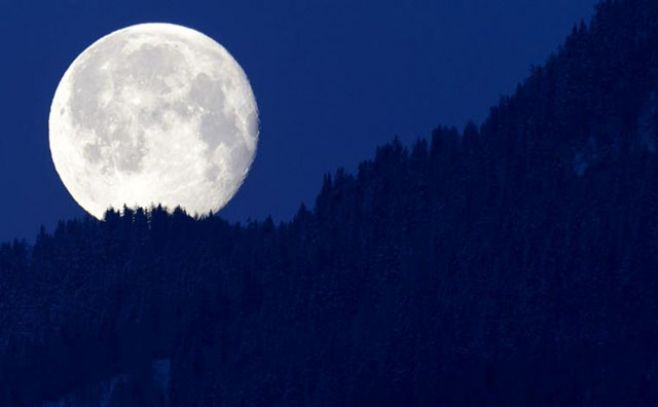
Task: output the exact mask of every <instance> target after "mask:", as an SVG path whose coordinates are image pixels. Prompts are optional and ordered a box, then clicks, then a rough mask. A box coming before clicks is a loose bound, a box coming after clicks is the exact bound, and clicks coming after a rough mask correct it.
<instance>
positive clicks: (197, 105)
mask: <svg viewBox="0 0 658 407" xmlns="http://www.w3.org/2000/svg"><path fill="white" fill-rule="evenodd" d="M49 130H50V131H49V133H50V134H49V139H50V150H51V154H52V158H53V162H54V164H55V168H56V170H57V172H58V174H59V175H60V177H61V179H62V182H63V183H64V185H65V186H66V188H67V189H68V190H69V192H70V193H71V195H72V196H73V197H74V199H75V200H76V201H77V202H78V203H79V204H80V206H82V207H83V208H84V209H85V210H87V211H88V212H89V213H91V214H92V215H93V216H95V217H97V218H99V219H102V217H103V215H104V213H105V211H106V210H107V209H108V208H110V207H113V208H121V207H123V206H124V205H126V206H128V207H136V206H141V207H150V206H152V205H158V204H161V205H163V206H165V207H167V208H169V209H173V208H174V207H176V206H181V207H182V208H184V209H185V210H187V211H188V212H189V213H192V214H205V213H208V212H211V211H212V212H215V211H217V210H219V209H221V208H222V207H223V206H224V205H225V204H226V203H227V202H228V201H229V200H230V199H231V198H232V197H233V195H234V194H235V193H236V192H237V190H238V188H239V187H240V185H241V184H242V182H243V181H244V179H245V177H246V175H247V173H248V171H249V168H250V166H251V163H252V161H253V159H254V156H255V152H256V147H257V142H258V108H257V105H256V100H255V98H254V95H253V92H252V89H251V86H250V84H249V81H248V79H247V76H246V74H245V73H244V71H243V70H242V68H241V67H240V65H239V64H238V63H237V62H236V61H235V59H234V58H233V57H232V56H231V55H230V54H229V53H228V52H227V51H226V50H225V49H224V48H223V47H222V46H221V45H220V44H218V43H217V42H215V41H214V40H212V39H211V38H209V37H207V36H205V35H204V34H201V33H200V32H198V31H195V30H192V29H189V28H186V27H182V26H177V25H173V24H161V23H152V24H139V25H135V26H131V27H127V28H124V29H121V30H119V31H115V32H113V33H111V34H109V35H107V36H105V37H103V38H101V39H100V40H98V41H96V42H95V43H94V44H92V45H91V46H90V47H89V48H87V49H86V50H85V51H84V52H83V53H82V54H80V56H78V57H77V58H76V59H75V61H74V62H73V63H72V64H71V66H70V67H69V69H68V70H67V71H66V73H65V74H64V76H63V77H62V79H61V81H60V83H59V85H58V87H57V90H56V92H55V96H54V98H53V101H52V105H51V110H50V118H49Z"/></svg>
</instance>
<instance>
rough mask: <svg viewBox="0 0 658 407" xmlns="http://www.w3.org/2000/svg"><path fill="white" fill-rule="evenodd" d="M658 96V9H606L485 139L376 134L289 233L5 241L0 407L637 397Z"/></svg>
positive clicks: (657, 163) (213, 229)
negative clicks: (403, 138) (86, 398)
mask: <svg viewBox="0 0 658 407" xmlns="http://www.w3.org/2000/svg"><path fill="white" fill-rule="evenodd" d="M657 94H658V2H655V1H640V0H625V1H605V2H603V3H602V4H601V5H600V6H599V8H598V12H597V14H596V17H595V18H594V20H593V21H592V22H591V23H590V24H589V25H587V26H586V25H584V24H581V25H579V26H578V27H576V28H575V29H574V32H573V34H572V35H571V36H570V37H569V38H568V39H567V40H566V42H565V44H564V46H563V47H562V49H560V50H559V52H557V53H556V54H555V55H554V56H551V57H550V58H549V60H548V62H547V63H546V65H545V66H543V67H538V68H535V69H533V72H532V74H531V76H530V78H529V79H528V80H527V81H525V82H524V83H523V84H522V85H520V86H519V88H518V90H517V92H516V93H515V94H514V95H513V96H511V97H509V98H504V99H503V100H501V102H500V104H499V105H498V106H496V107H495V108H493V109H492V111H491V115H490V117H489V119H488V120H487V121H486V122H485V123H484V124H483V125H482V127H481V128H479V129H478V128H477V127H476V126H474V125H472V124H469V125H468V126H466V128H465V130H464V131H463V132H459V131H457V130H454V129H446V128H439V129H437V130H435V131H434V132H433V134H432V137H431V140H429V141H425V140H420V141H419V142H418V143H417V144H416V145H415V146H413V147H412V148H411V149H410V150H407V149H406V148H405V147H403V146H401V145H400V144H399V143H398V142H396V141H395V142H393V143H391V144H389V145H386V146H383V147H381V148H379V149H378V150H377V152H376V154H375V157H374V159H372V160H370V161H365V162H363V163H362V164H361V165H360V166H359V169H358V172H357V173H356V174H354V175H352V174H347V173H345V172H344V171H338V172H337V173H336V174H335V175H333V176H327V177H326V178H325V181H324V185H323V187H322V190H321V192H320V194H319V195H318V197H317V201H316V204H315V207H314V208H313V210H308V209H306V208H305V207H302V208H300V210H299V212H298V214H297V215H296V217H295V218H294V219H293V220H291V221H290V222H287V223H283V224H280V225H275V224H274V223H273V222H272V221H271V220H269V219H268V220H265V221H263V222H253V223H249V224H246V225H232V224H229V223H227V222H224V221H223V220H221V219H219V218H207V219H201V220H193V219H191V218H189V217H187V216H186V215H185V214H184V213H182V212H181V211H177V212H176V213H174V214H173V215H167V214H166V213H165V212H164V211H163V210H161V209H156V210H154V211H151V212H144V211H143V210H137V211H130V210H127V211H126V212H125V213H124V214H123V215H119V214H118V213H116V212H109V213H108V215H107V220H106V222H96V221H94V220H91V219H84V220H74V221H68V222H63V223H61V224H60V225H59V226H58V227H57V229H56V231H55V232H54V234H52V235H49V234H46V233H41V234H40V235H39V236H38V238H37V240H36V243H35V244H34V246H33V247H28V246H27V245H25V244H23V243H20V242H17V243H13V244H9V245H3V246H2V247H1V248H0V293H2V296H0V404H2V405H34V404H38V403H39V402H40V401H42V400H45V399H50V400H56V399H60V400H62V399H64V397H66V395H71V394H74V395H75V394H76V392H78V393H79V392H84V391H86V390H85V389H98V388H99V383H109V382H112V380H113V379H112V378H117V377H130V380H126V381H125V382H122V383H123V384H121V385H118V386H117V388H116V390H115V391H114V392H112V393H107V392H105V393H103V394H104V397H109V398H110V399H111V400H110V401H111V402H112V403H114V405H131V404H133V405H158V404H161V403H165V398H166V399H168V400H169V401H170V402H171V404H173V405H181V406H193V405H226V406H243V405H245V406H247V405H248V406H259V405H263V406H273V405H293V406H336V405H355V406H356V405H378V406H387V405H390V406H401V405H422V406H435V405H505V406H512V405H519V406H528V405H547V406H557V405H560V406H561V405H597V406H599V405H614V406H619V405H638V406H646V405H655V404H656V403H658V357H657V356H655V344H656V343H657V342H658V323H657V322H656V321H657V320H658V295H657V294H658V250H657V249H658V188H657V187H658V184H657V181H656V180H658V157H657V156H656V142H657V137H658V96H657ZM167 359H170V360H171V370H170V371H171V377H170V382H169V386H168V393H167V394H166V397H163V395H162V391H161V390H158V389H156V388H155V387H157V386H156V385H155V384H154V379H153V377H152V366H153V362H154V361H156V360H167ZM101 387H102V386H101ZM103 388H105V387H103ZM88 392H89V393H94V391H92V390H89V391H88ZM94 394H95V393H94ZM69 399H71V398H69Z"/></svg>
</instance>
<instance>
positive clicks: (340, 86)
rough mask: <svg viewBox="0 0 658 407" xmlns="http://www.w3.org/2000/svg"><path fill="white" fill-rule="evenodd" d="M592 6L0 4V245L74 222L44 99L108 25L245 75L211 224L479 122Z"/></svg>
mask: <svg viewBox="0 0 658 407" xmlns="http://www.w3.org/2000/svg"><path fill="white" fill-rule="evenodd" d="M596 2H597V1H596V0H533V1H528V0H509V1H504V2H493V1H490V0H436V1H425V0H417V1H416V0H414V1H411V2H401V1H399V0H381V1H378V2H371V1H358V0H357V1H354V0H335V1H331V2H329V1H324V0H319V1H298V0H281V1H276V2H274V1H270V0H245V1H234V2H226V1H209V0H140V1H133V0H113V1H104V0H102V1H83V0H61V1H42V2H30V1H5V2H0V49H2V50H3V55H6V56H7V58H4V59H3V63H2V64H0V94H2V95H3V96H2V97H1V98H0V119H1V122H2V124H3V130H2V134H1V135H0V191H2V197H3V198H4V199H2V200H0V241H6V240H9V239H12V238H14V237H20V238H27V239H33V238H34V236H35V234H36V233H37V232H38V230H39V226H40V225H42V224H43V225H45V226H46V228H47V229H48V230H52V228H53V226H54V225H55V224H56V222H57V221H58V220H60V219H69V218H72V217H79V216H83V215H84V210H83V209H81V208H80V206H79V205H78V204H77V203H76V202H75V201H74V200H73V199H72V198H71V195H70V193H69V192H68V191H67V189H66V187H65V186H64V185H63V183H62V182H61V180H60V177H59V176H58V174H57V172H56V170H55V167H54V165H53V161H52V159H51V153H50V149H49V143H48V113H49V109H50V105H51V102H52V98H53V93H54V92H55V89H56V87H57V85H58V83H59V81H60V79H61V78H62V73H63V72H64V71H65V70H66V69H67V68H68V67H69V65H70V64H71V62H72V59H73V58H74V57H75V56H77V55H78V54H79V53H80V52H81V51H82V50H83V49H85V47H87V46H89V45H90V44H91V43H93V42H94V41H96V40H97V39H98V38H99V37H101V36H103V35H105V34H107V33H110V32H113V31H115V30H117V29H120V28H122V27H126V26H130V25H133V24H138V23H143V22H149V21H167V22H172V23H176V24H181V25H184V26H187V27H192V28H194V29H196V30H198V31H200V32H203V33H204V34H206V35H208V36H209V37H211V38H213V39H215V40H216V41H218V42H219V43H221V44H222V45H223V46H225V47H226V49H227V50H229V51H230V52H231V55H233V56H234V57H235V59H236V60H237V61H239V63H240V65H241V66H242V68H244V71H245V72H247V74H248V75H249V81H250V83H251V86H252V87H253V91H254V94H255V95H256V97H257V100H258V109H259V118H260V136H259V141H258V156H257V159H256V160H255V161H254V162H253V165H252V167H251V169H250V172H249V176H248V177H247V178H246V179H245V182H244V184H243V185H242V187H241V188H240V190H239V191H238V193H237V194H236V195H235V196H234V198H233V199H231V201H230V202H229V203H228V205H226V207H225V208H224V209H222V210H221V211H220V216H222V217H224V218H226V219H229V220H231V221H245V220H247V219H248V218H253V219H263V218H265V217H266V216H267V215H270V214H271V215H272V216H273V217H274V219H278V220H286V219H289V218H290V217H292V216H293V214H294V213H295V212H296V211H297V209H298V208H299V204H300V202H301V201H304V202H306V204H307V205H308V206H310V207H312V206H313V204H314V199H315V196H316V194H317V192H318V190H319V188H320V186H321V183H322V176H323V174H325V173H326V172H328V171H333V170H335V169H336V168H337V167H340V166H344V167H346V168H347V169H348V170H354V169H355V167H356V165H357V164H358V162H359V161H361V160H363V159H366V158H369V157H371V156H372V154H373V152H374V149H375V147H376V146H378V145H380V144H382V143H385V142H388V141H390V140H391V139H392V138H393V136H395V135H398V136H399V138H400V140H401V141H402V142H403V143H405V144H410V143H412V142H413V141H414V140H415V139H416V138H417V137H422V136H427V135H429V133H430V131H431V130H432V128H433V127H435V126H437V125H439V124H445V125H454V126H459V127H462V126H463V125H464V124H465V122H466V121H467V120H468V119H475V120H476V121H481V120H483V119H484V118H485V117H486V115H487V114H488V111H489V107H490V106H492V105H493V104H495V103H496V102H497V101H498V99H499V97H500V96H501V95H505V94H510V93H511V92H513V91H514V89H515V87H516V85H517V83H519V82H520V81H521V80H523V79H524V78H525V77H526V76H527V75H528V73H529V68H530V66H531V65H533V64H534V65H539V64H542V63H543V62H544V61H545V60H546V58H547V57H548V55H549V54H550V53H551V52H553V51H554V50H555V49H556V48H557V47H558V46H559V45H560V43H561V42H562V41H563V40H564V38H565V36H566V35H567V34H568V33H569V32H570V31H571V28H572V26H573V24H574V23H577V22H578V21H579V20H580V19H589V17H590V16H591V15H592V11H593V6H594V4H595V3H596Z"/></svg>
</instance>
